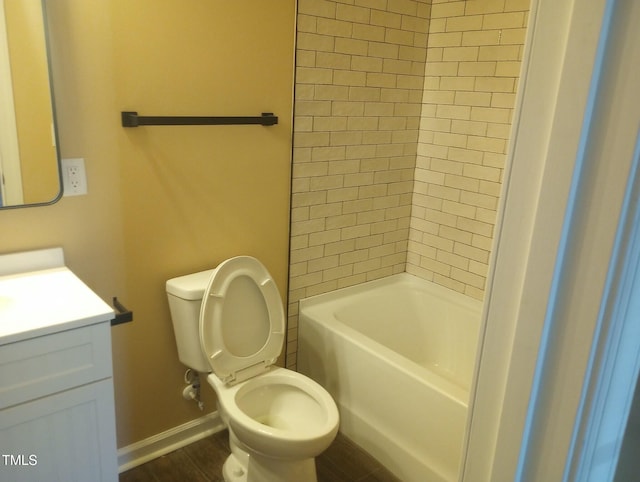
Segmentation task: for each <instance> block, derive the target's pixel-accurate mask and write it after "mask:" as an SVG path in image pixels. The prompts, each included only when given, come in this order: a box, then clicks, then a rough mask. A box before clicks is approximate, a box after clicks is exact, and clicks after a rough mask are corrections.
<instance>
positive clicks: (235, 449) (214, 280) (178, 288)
mask: <svg viewBox="0 0 640 482" xmlns="http://www.w3.org/2000/svg"><path fill="white" fill-rule="evenodd" d="M167 295H168V297H169V308H170V311H171V318H172V320H173V328H174V331H175V335H176V343H177V345H178V356H179V358H180V361H181V362H182V363H184V364H185V365H187V366H188V367H190V368H192V369H193V370H196V371H198V372H202V373H209V375H208V376H207V380H208V381H209V383H210V384H211V386H213V389H214V390H215V392H216V394H217V396H218V408H219V411H220V414H221V416H222V419H223V421H224V422H225V424H226V425H227V427H228V429H229V442H230V446H231V455H230V456H229V457H228V458H227V461H226V462H225V464H224V468H223V475H224V480H225V481H226V482H280V481H282V482H285V481H292V482H293V481H295V482H300V481H305V482H307V481H311V482H314V481H316V480H317V478H316V470H315V457H316V456H317V455H319V454H320V453H321V452H322V451H324V450H325V449H326V448H327V447H328V446H329V444H330V443H331V442H332V441H333V439H334V438H335V436H336V433H337V431H338V409H337V407H336V404H335V402H334V401H333V399H332V398H331V396H330V395H329V393H327V391H326V390H325V389H324V388H323V387H321V386H320V385H318V384H317V383H316V382H314V381H313V380H311V379H310V378H307V377H305V376H304V375H301V374H300V373H297V372H294V371H291V370H287V369H285V368H280V367H277V366H275V365H274V363H275V362H276V360H277V358H278V356H279V355H280V352H281V351H282V346H283V344H284V335H285V317H284V310H283V307H282V300H281V298H280V294H279V292H278V288H277V286H276V284H275V282H274V281H273V279H272V278H271V275H270V274H269V272H268V271H267V269H266V268H265V267H264V266H263V265H262V264H261V263H260V261H258V260H257V259H255V258H252V257H250V256H238V257H236V258H231V259H228V260H226V261H224V262H223V263H221V264H220V265H219V266H218V267H217V268H215V269H212V270H208V271H202V272H200V273H194V274H190V275H187V276H181V277H179V278H174V279H171V280H169V281H167Z"/></svg>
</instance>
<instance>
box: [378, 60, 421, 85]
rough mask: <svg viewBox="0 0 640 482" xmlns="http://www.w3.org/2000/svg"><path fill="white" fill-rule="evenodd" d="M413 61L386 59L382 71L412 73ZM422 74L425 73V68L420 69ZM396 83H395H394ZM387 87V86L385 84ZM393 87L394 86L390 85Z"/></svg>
mask: <svg viewBox="0 0 640 482" xmlns="http://www.w3.org/2000/svg"><path fill="white" fill-rule="evenodd" d="M412 65H413V64H412V62H411V61H410V60H398V59H384V61H383V63H382V71H383V72H385V73H387V74H404V75H411V74H413V72H412ZM420 72H421V73H420V74H419V75H422V73H424V68H422V69H420ZM394 85H395V83H394ZM383 87H386V86H383ZM389 87H392V86H389Z"/></svg>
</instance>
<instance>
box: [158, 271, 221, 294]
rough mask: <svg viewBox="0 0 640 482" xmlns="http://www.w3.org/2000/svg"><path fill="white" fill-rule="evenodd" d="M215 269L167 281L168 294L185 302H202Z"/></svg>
mask: <svg viewBox="0 0 640 482" xmlns="http://www.w3.org/2000/svg"><path fill="white" fill-rule="evenodd" d="M214 271H215V269H208V270H206V271H200V272H198V273H192V274H187V275H184V276H178V277H177V278H172V279H170V280H169V281H167V288H166V289H167V293H169V294H171V295H174V296H177V297H178V298H182V299H184V300H194V301H195V300H201V299H202V296H203V295H204V290H205V288H206V287H207V285H208V284H209V278H211V274H212V273H213V272H214Z"/></svg>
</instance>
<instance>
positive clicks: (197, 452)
mask: <svg viewBox="0 0 640 482" xmlns="http://www.w3.org/2000/svg"><path fill="white" fill-rule="evenodd" d="M228 455H229V436H228V434H227V431H226V430H225V431H223V432H219V433H217V434H214V435H212V436H210V437H207V438H205V439H202V440H200V441H198V442H195V443H193V444H191V445H188V446H186V447H183V448H181V449H178V450H176V451H175V452H171V453H170V454H167V455H164V456H162V457H160V458H157V459H155V460H152V461H151V462H147V463H146V464H143V465H140V466H138V467H135V468H133V469H131V470H129V471H127V472H123V473H122V474H120V482H152V481H153V482H224V479H223V478H222V464H223V463H224V461H225V459H226V458H227V456H228ZM316 469H317V472H318V482H399V481H398V479H397V478H395V477H394V476H393V475H391V474H390V473H389V472H388V471H387V470H386V469H385V468H384V467H382V466H381V465H380V464H379V463H378V462H377V461H376V460H375V459H374V458H373V457H371V456H370V455H369V454H367V453H366V452H365V451H363V450H362V449H361V448H360V447H358V446H357V445H355V444H354V443H353V442H351V441H350V440H349V439H348V438H346V437H344V436H342V435H341V434H338V436H337V437H336V439H335V441H334V442H333V444H331V446H330V447H329V448H328V449H327V450H326V451H325V452H324V453H323V454H321V455H320V456H319V457H318V458H317V459H316ZM301 482H304V481H301Z"/></svg>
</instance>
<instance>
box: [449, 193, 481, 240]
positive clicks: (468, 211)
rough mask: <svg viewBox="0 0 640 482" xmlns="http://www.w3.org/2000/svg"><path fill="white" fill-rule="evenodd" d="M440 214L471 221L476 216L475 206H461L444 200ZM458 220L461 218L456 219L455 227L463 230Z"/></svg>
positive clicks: (461, 204)
mask: <svg viewBox="0 0 640 482" xmlns="http://www.w3.org/2000/svg"><path fill="white" fill-rule="evenodd" d="M442 212H444V213H447V214H453V215H454V216H463V217H464V218H469V219H473V218H474V217H475V215H476V208H475V206H471V205H469V204H463V203H459V202H456V201H448V200H444V201H443V203H442ZM460 219H461V218H458V222H457V226H458V227H459V228H460V229H463V230H464V228H463V227H462V226H460ZM465 231H469V230H468V229H467V230H465ZM472 232H473V231H472Z"/></svg>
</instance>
